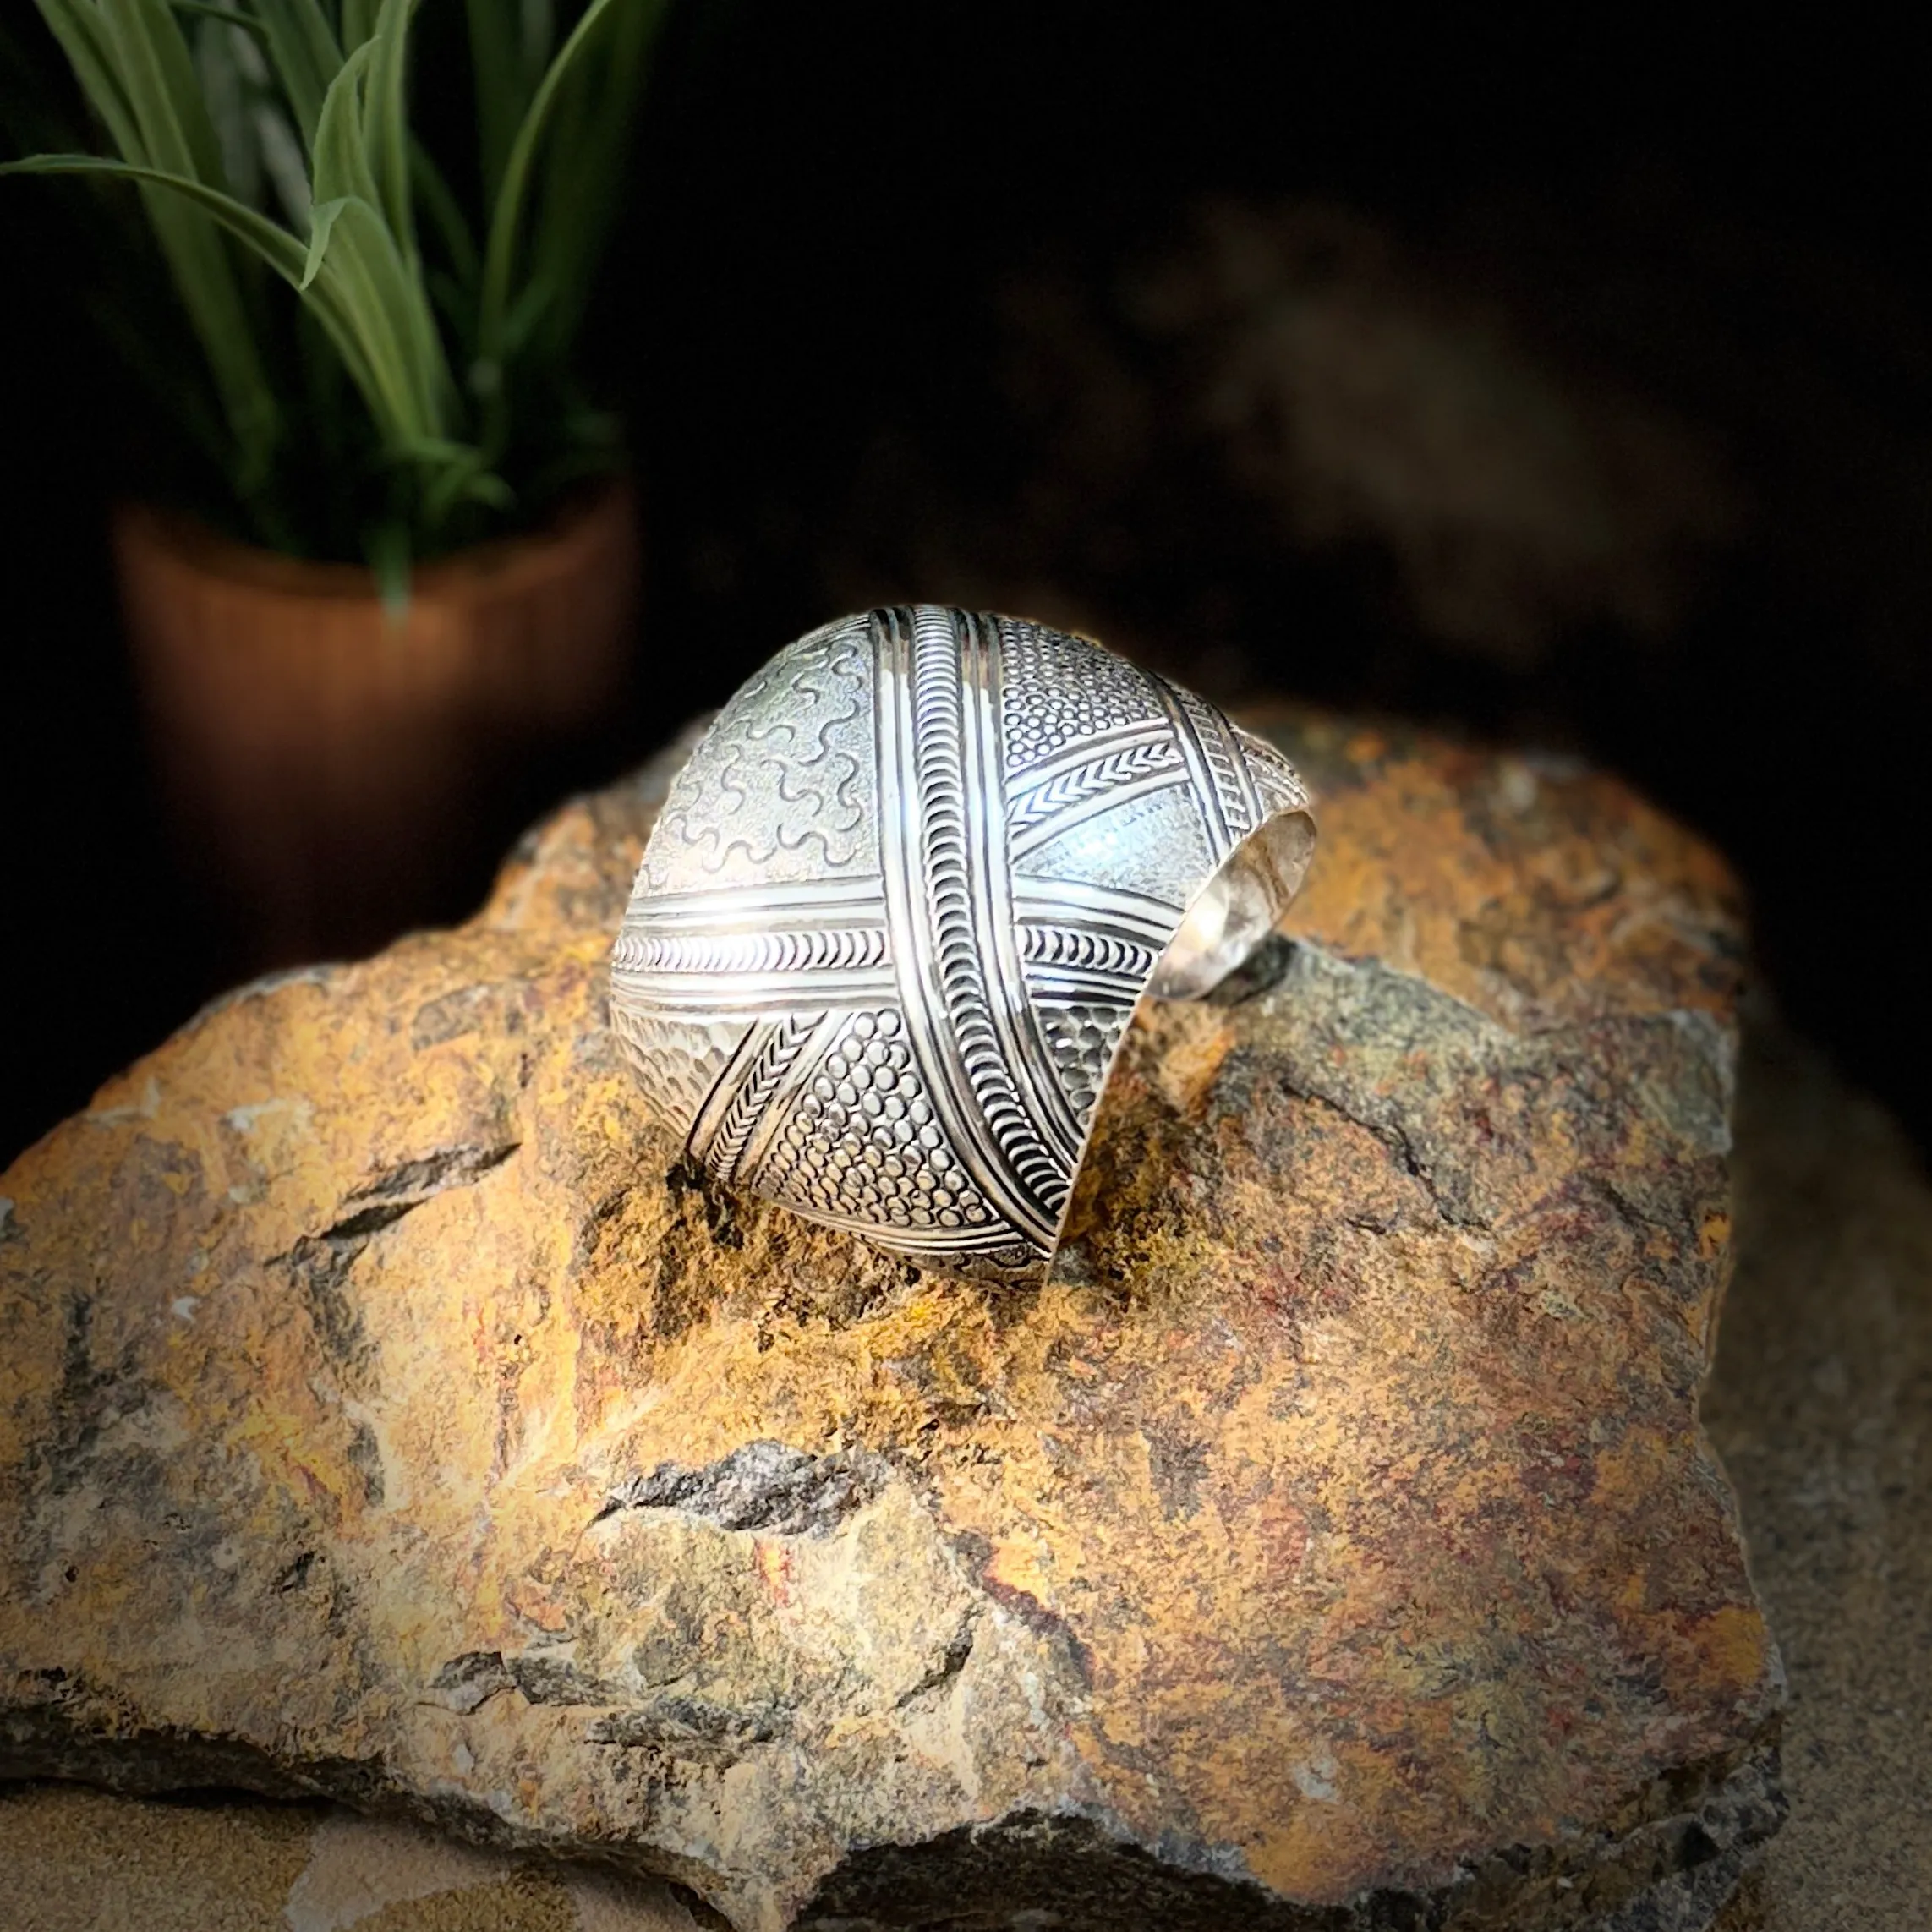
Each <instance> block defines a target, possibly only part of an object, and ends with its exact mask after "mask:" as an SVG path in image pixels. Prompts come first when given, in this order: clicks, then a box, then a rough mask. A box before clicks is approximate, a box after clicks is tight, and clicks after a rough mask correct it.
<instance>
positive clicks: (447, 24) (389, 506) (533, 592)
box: [0, 0, 665, 966]
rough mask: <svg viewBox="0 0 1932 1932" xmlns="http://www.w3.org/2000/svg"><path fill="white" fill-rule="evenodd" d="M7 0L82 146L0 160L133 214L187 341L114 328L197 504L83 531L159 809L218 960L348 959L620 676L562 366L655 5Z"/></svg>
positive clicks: (625, 596)
mask: <svg viewBox="0 0 1932 1932" xmlns="http://www.w3.org/2000/svg"><path fill="white" fill-rule="evenodd" d="M36 3H37V5H38V6H39V8H40V11H41V15H42V17H43V18H44V19H45V21H46V23H47V26H48V27H49V28H50V29H51V30H52V33H53V35H54V36H55V37H56V39H57V41H58V43H59V46H60V48H61V50H62V52H63V53H64V54H65V56H66V57H67V60H68V63H70V64H71V66H72V68H73V70H74V75H75V77H76V79H78V81H79V85H80V89H81V91H82V93H83V94H84V96H85V100H86V101H87V103H88V105H89V107H90V108H91V110H92V112H93V114H94V116H95V117H96V119H97V120H98V123H99V124H100V128H101V131H102V133H103V134H104V135H105V140H106V145H108V146H110V147H111V148H112V153H101V154H79V153H75V154H48V153H41V154H36V155H35V156H31V157H30V158H28V159H25V160H22V161H14V162H12V163H10V164H9V165H8V167H6V168H5V169H4V170H0V172H8V173H37V174H68V175H83V176H87V177H90V178H92V179H93V180H94V181H96V182H97V183H103V184H105V185H104V187H103V189H102V192H103V193H104V194H117V195H132V196H134V197H137V198H138V206H139V208H140V212H141V215H142V216H143V219H144V224H145V229H146V230H147V232H148V233H149V234H150V235H151V238H152V240H153V242H154V243H155V244H157V245H156V250H155V251H154V252H155V253H156V255H157V256H158V259H159V260H160V262H161V264H162V265H164V267H165V271H166V274H167V278H168V281H169V282H170V283H171V285H172V296H173V298H174V300H175V301H176V303H177V304H178V311H179V314H180V315H181V316H182V317H183V318H185V320H186V323H187V325H188V327H187V329H186V331H183V338H182V339H183V342H191V343H192V345H193V347H192V348H191V349H190V350H189V352H188V353H187V354H186V355H185V356H175V357H172V358H170V357H168V356H167V355H166V354H165V353H164V354H161V355H159V356H156V354H155V353H153V351H152V348H151V344H150V343H149V342H148V341H147V339H146V338H147V336H148V333H149V331H145V330H144V329H142V328H140V327H138V326H137V327H134V328H129V327H126V326H123V328H122V330H121V331H120V332H121V333H122V334H123V336H124V337H127V338H129V340H130V341H131V342H133V344H134V348H135V349H136V351H137V353H145V355H146V356H147V359H148V363H149V367H148V368H147V369H146V370H145V374H146V375H148V376H149V377H150V378H151V386H152V388H153V390H154V391H155V392H156V395H157V396H159V397H161V398H162V399H163V400H164V401H165V402H167V405H168V406H169V408H170V410H171V413H172V419H173V421H174V422H175V424H177V425H178V429H179V430H180V436H179V439H178V440H179V441H180V443H181V445H182V447H183V449H184V450H187V451H189V452H193V453H194V455H195V456H196V457H198V458H199V468H198V470H197V469H194V468H189V470H187V471H186V472H184V473H187V474H189V475H193V476H195V477H196V478H197V479H198V480H197V482H196V484H194V485H192V486H190V487H189V488H188V489H186V490H183V491H182V492H181V493H180V494H181V495H182V497H183V500H184V501H185V503H186V506H187V508H188V510H189V512H192V513H185V514H184V513H183V503H182V502H176V503H173V504H170V505H167V506H161V505H157V504H155V503H149V502H143V503H137V504H131V505H129V506H124V507H123V508H121V509H120V510H118V512H116V517H115V528H114V550H115V556H116V561H117V566H118V574H119V579H120V586H121V592H122V599H123V609H124V612H125V616H126V620H127V628H128V632H129V643H130V646H131V649H132V651H133V654H134V665H135V669H136V673H137V678H138V681H139V683H140V687H141V690H142V693H143V698H144V702H145V710H146V713H147V715H148V717H149V720H150V722H151V727H152V733H153V738H154V742H155V747H156V754H157V767H158V770H159V774H160V776H161V780H162V782H163V785H164V790H165V793H166V796H167V799H168V801H169V802H170V804H171V806H172V810H173V812H174V814H175V816H176V818H177V820H178V824H179V826H180V828H181V829H182V830H183V832H184V834H185V835H187V837H188V839H189V841H190V843H191V844H192V846H194V849H195V850H196V851H197V852H198V854H199V855H200V859H201V862H202V868H203V869H204V870H205V872H206V873H209V874H210V875H211V876H214V877H216V878H220V879H221V880H222V881H223V882H224V883H225V884H226V885H227V887H228V888H229V889H230V893H231V896H232V897H233V898H236V899H238V900H240V901H242V902H243V903H244V906H245V908H246V911H245V919H246V923H247V927H248V928H249V930H248V938H247V944H246V945H245V947H244V950H245V951H246V953H247V954H248V955H249V961H248V963H249V964H250V965H253V966H265V965H271V964H276V963H280V962H281V961H287V960H293V959H297V958H300V957H303V956H305V955H313V953H314V952H315V950H319V949H324V948H326V949H330V950H338V949H339V950H348V949H353V948H354V947H356V946H358V945H359V944H369V943H373V942H375V941H377V940H380V939H383V938H386V937H387V936H388V934H389V933H391V932H392V931H393V930H394V929H395V928H396V927H397V925H399V924H401V923H403V922H407V920H408V918H409V917H410V916H411V915H412V913H413V911H415V909H416V908H417V906H419V904H420V903H421V895H422V894H423V893H424V891H425V889H432V888H433V884H434V883H435V878H436V875H437V873H438V871H439V868H440V867H445V866H446V863H447V862H448V860H449V858H450V856H451V854H452V852H457V851H461V850H462V846H463V840H464V822H465V817H466V806H467V805H468V803H469V802H471V801H472V799H473V796H474V793H475V788H476V787H477V786H478V785H479V784H481V783H484V782H485V781H486V780H487V775H488V774H489V772H490V769H492V768H493V767H494V768H495V769H501V767H502V765H503V763H504V761H506V759H508V758H515V757H517V756H519V755H523V754H526V753H528V752H529V751H530V750H532V749H533V748H534V747H540V746H541V745H542V744H544V743H545V742H546V741H554V740H555V739H556V738H557V737H559V736H568V735H569V734H571V733H572V732H573V731H578V730H580V729H582V728H583V727H584V726H585V725H586V724H587V722H588V720H593V719H594V718H595V716H596V715H597V714H598V712H599V709H602V708H605V707H607V706H608V705H609V703H610V701H611V699H612V698H613V696H614V695H615V693H616V691H617V690H618V688H619V687H620V685H621V680H622V676H623V673H624V670H625V667H626V662H627V654H628V646H629V638H630V631H631V626H632V618H633V610H634V601H635V591H636V577H637V544H636V537H635V532H634V528H633V521H632V501H631V497H630V495H629V492H628V490H627V488H626V487H625V484H624V482H623V467H622V460H621V444H620V438H619V436H618V435H617V433H616V426H615V424H613V422H612V421H611V419H610V418H608V417H607V416H605V415H601V414H599V413H597V412H595V411H594V409H592V408H590V407H589V406H588V403H587V402H586V400H585V397H584V396H583V388H582V384H581V380H580V377H579V372H578V370H577V366H576V361H575V354H576V350H577V342H578V337H579V331H580V325H581V323H582V320H583V315H584V310H585V307H586V304H587V300H588V295H589V292H590V288H591V285H592V281H593V277H594V272H595V270H596V267H597V265H598V262H599V257H600V254H601V250H602V247H603V244H604V240H605V234H606V233H607V230H608V227H609V221H610V214H611V211H612V207H613V203H614V201H615V199H616V187H617V184H618V183H619V181H620V180H621V168H622V163H623V158H624V153H625V145H626V140H627V132H628V127H629V123H630V122H631V119H632V112H633V110H634V107H635V104H636V101H637V98H638V91H639V89H640V86H641V83H642V78H643V70H644V67H645V64H646V61H647V57H648V56H649V52H650V49H651V47H652V44H653V41H654V38H655V36H656V35H657V33H658V30H659V28H660V24H661V19H662V16H663V14H664V12H665V0H583V3H581V4H578V5H576V6H571V5H569V4H568V0H566V6H565V7H564V8H562V9H561V11H562V13H563V14H564V17H563V18H562V19H558V18H557V17H556V14H557V11H558V10H556V9H554V8H553V5H552V0H466V7H465V11H464V13H463V14H462V17H461V20H460V23H459V21H458V19H457V15H456V14H455V12H454V9H453V8H452V7H450V6H449V5H448V4H447V3H446V0H439V3H438V5H437V6H435V7H433V8H430V10H429V14H430V15H432V16H437V17H436V18H435V19H431V18H430V17H428V16H425V18H424V20H423V21H422V22H420V23H419V20H418V6H419V0H223V3H221V4H214V3H204V0H36ZM425 33H427V34H429V35H430V36H431V39H430V48H431V52H432V54H433V56H434V57H435V68H436V70H437V71H438V72H439V73H441V72H448V71H451V70H452V67H453V66H454V65H455V63H457V60H458V59H459V58H460V57H462V55H463V54H465V53H467V60H468V67H469V68H470V70H471V75H472V79H473V103H474V106H473V115H471V114H469V113H467V112H458V113H457V115H456V116H455V117H454V123H455V124H454V125H453V127H452V125H451V124H450V123H451V117H450V116H449V115H448V112H447V109H448V107H449V97H448V95H447V93H446V92H444V93H443V94H441V96H437V97H435V98H434V99H432V98H430V97H429V96H425V98H424V101H423V102H422V104H421V105H422V107H423V109H424V112H418V103H417V101H416V100H415V99H414V97H413V90H412V87H411V75H410V69H411V66H412V52H413V45H414V43H415V41H417V40H418V38H419V36H420V35H422V34H425ZM437 33H441V35H442V36H444V38H443V40H442V41H441V43H438V42H437V41H435V37H434V36H435V35H436V34H437ZM438 112H441V120H439V119H438ZM118 319H119V320H120V321H121V322H122V323H123V325H125V324H126V323H127V322H128V320H129V318H128V317H126V316H125V315H123V316H121V317H119V318H118Z"/></svg>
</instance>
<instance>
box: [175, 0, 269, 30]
mask: <svg viewBox="0 0 1932 1932" xmlns="http://www.w3.org/2000/svg"><path fill="white" fill-rule="evenodd" d="M167 4H168V7H169V8H170V10H171V11H172V12H174V13H177V14H192V15H193V16H194V18H195V19H198V20H219V21H221V22H222V24H223V25H225V26H230V27H240V28H241V29H242V30H244V32H247V33H250V34H257V35H260V36H261V37H262V38H263V39H266V38H267V30H266V29H265V28H264V27H263V25H262V24H261V22H260V20H258V19H255V17H254V14H238V13H236V12H235V10H234V9H233V8H232V7H210V6H205V5H204V4H203V0H167Z"/></svg>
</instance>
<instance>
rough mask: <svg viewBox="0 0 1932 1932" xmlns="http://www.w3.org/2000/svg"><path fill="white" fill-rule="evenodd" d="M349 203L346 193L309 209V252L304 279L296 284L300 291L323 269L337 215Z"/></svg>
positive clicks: (305, 263)
mask: <svg viewBox="0 0 1932 1932" xmlns="http://www.w3.org/2000/svg"><path fill="white" fill-rule="evenodd" d="M348 205H349V198H348V195H346V194H339V195H337V197H336V199H335V200H333V201H318V202H316V203H315V205H314V206H313V207H311V208H310V209H309V253H308V254H307V256H306V257H305V258H304V260H303V264H302V279H301V280H300V281H299V282H297V283H296V284H295V287H296V291H297V293H304V292H305V291H306V290H307V289H308V288H309V286H310V285H311V284H312V283H313V282H314V281H315V277H316V276H318V275H320V273H321V271H322V257H323V255H324V254H326V252H327V249H328V246H329V234H330V232H331V230H332V229H333V228H334V227H335V225H336V217H337V216H338V215H339V214H341V213H342V211H343V209H345V208H346V207H348Z"/></svg>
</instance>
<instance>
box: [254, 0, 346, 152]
mask: <svg viewBox="0 0 1932 1932" xmlns="http://www.w3.org/2000/svg"><path fill="white" fill-rule="evenodd" d="M252 3H253V5H254V10H255V13H256V14H257V15H258V16H259V17H260V20H261V25H262V31H263V33H264V34H265V35H266V36H267V39H268V52H269V57H270V58H271V60H272V61H273V62H274V63H275V71H276V73H277V74H280V75H281V77H282V89H283V91H284V92H286V93H287V96H288V105H289V106H290V107H292V108H293V110H294V112H295V125H296V128H297V129H298V132H299V133H300V134H301V136H302V145H303V146H304V147H305V148H307V149H308V150H309V151H310V152H311V153H313V152H314V151H315V125H316V123H317V122H319V121H320V119H321V118H322V102H323V101H324V99H325V98H326V96H327V94H328V91H329V84H330V82H331V81H332V80H333V79H335V78H336V76H337V74H339V73H340V72H341V71H342V47H341V46H340V45H339V43H338V42H337V39H336V32H335V29H334V28H333V27H331V25H329V17H328V15H327V14H325V13H324V12H323V11H322V8H321V3H320V0H252Z"/></svg>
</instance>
